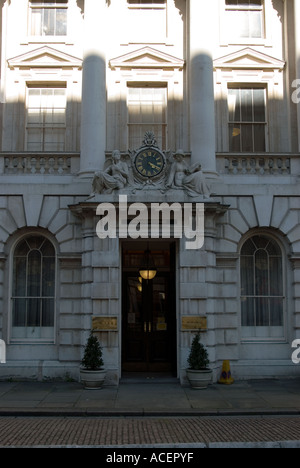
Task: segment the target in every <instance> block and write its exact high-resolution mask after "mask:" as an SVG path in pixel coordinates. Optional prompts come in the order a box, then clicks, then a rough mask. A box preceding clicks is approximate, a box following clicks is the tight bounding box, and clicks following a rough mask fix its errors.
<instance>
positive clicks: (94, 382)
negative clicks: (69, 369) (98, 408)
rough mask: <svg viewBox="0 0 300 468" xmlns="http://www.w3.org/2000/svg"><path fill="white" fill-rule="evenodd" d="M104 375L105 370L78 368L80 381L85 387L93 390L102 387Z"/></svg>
mask: <svg viewBox="0 0 300 468" xmlns="http://www.w3.org/2000/svg"><path fill="white" fill-rule="evenodd" d="M105 376H106V371H105V370H103V369H100V370H87V369H82V368H81V369H80V381H81V382H82V384H83V385H84V387H85V388H86V389H89V390H94V389H99V388H102V386H103V383H104V380H105Z"/></svg>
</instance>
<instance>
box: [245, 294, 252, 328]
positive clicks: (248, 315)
mask: <svg viewBox="0 0 300 468" xmlns="http://www.w3.org/2000/svg"><path fill="white" fill-rule="evenodd" d="M254 326H255V313H254V299H252V298H251V297H248V298H247V299H243V301H242V327H254Z"/></svg>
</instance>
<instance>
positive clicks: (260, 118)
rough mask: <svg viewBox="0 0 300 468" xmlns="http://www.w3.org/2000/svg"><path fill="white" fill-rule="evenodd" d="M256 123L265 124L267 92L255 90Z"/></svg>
mask: <svg viewBox="0 0 300 468" xmlns="http://www.w3.org/2000/svg"><path fill="white" fill-rule="evenodd" d="M253 102H254V122H265V120H266V111H265V90H264V89H253Z"/></svg>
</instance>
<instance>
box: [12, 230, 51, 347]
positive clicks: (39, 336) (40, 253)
mask: <svg viewBox="0 0 300 468" xmlns="http://www.w3.org/2000/svg"><path fill="white" fill-rule="evenodd" d="M55 281H56V255H55V249H54V246H53V245H52V243H51V242H50V241H49V240H48V239H46V238H45V237H42V236H30V237H26V238H25V239H23V240H21V241H20V242H19V243H18V245H17V246H16V249H15V251H14V257H13V282H12V298H11V300H12V319H11V339H12V340H13V341H14V340H32V341H35V340H40V341H41V340H42V341H51V342H53V340H54V315H55Z"/></svg>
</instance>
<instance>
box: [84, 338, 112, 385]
mask: <svg viewBox="0 0 300 468" xmlns="http://www.w3.org/2000/svg"><path fill="white" fill-rule="evenodd" d="M81 364H82V366H81V367H80V380H81V382H82V383H83V385H84V387H85V388H87V389H99V388H102V386H103V383H104V380H105V374H106V371H105V370H104V369H103V365H104V362H103V358H102V348H101V346H100V343H99V340H98V338H97V337H96V336H95V335H93V333H91V334H90V336H89V338H88V340H87V343H86V345H85V348H84V355H83V359H82V361H81Z"/></svg>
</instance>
